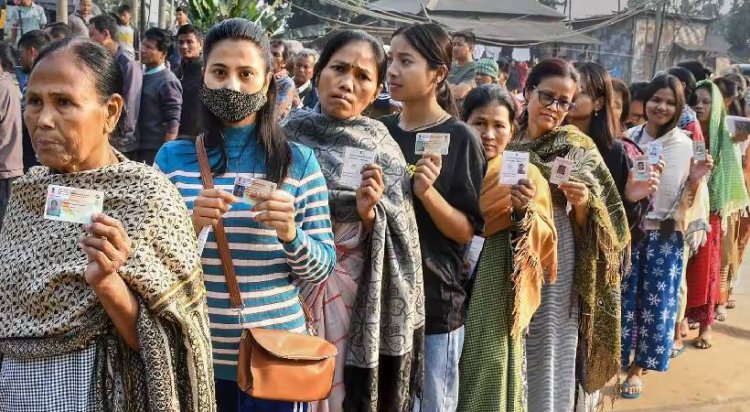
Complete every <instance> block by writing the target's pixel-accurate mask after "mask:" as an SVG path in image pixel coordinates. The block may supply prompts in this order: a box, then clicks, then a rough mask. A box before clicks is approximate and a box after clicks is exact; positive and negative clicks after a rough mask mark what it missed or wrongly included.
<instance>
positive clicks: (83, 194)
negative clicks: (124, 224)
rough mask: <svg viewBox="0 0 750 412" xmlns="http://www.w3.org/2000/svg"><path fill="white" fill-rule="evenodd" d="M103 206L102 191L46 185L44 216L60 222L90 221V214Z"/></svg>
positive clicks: (99, 211) (84, 222) (100, 210)
mask: <svg viewBox="0 0 750 412" xmlns="http://www.w3.org/2000/svg"><path fill="white" fill-rule="evenodd" d="M103 206H104V193H103V192H99V191H97V190H86V189H77V188H74V187H65V186H55V185H50V186H49V187H47V202H46V203H45V205H44V218H45V219H49V220H57V221H60V222H71V223H81V224H86V223H91V216H92V215H93V214H94V213H101V212H102V207H103Z"/></svg>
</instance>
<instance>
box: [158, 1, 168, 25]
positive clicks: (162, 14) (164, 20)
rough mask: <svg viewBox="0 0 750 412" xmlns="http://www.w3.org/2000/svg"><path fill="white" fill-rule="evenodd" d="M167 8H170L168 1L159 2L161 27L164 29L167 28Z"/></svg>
mask: <svg viewBox="0 0 750 412" xmlns="http://www.w3.org/2000/svg"><path fill="white" fill-rule="evenodd" d="M167 7H169V3H167V0H159V27H161V28H162V29H166V28H167Z"/></svg>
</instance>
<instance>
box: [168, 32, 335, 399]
mask: <svg viewBox="0 0 750 412" xmlns="http://www.w3.org/2000/svg"><path fill="white" fill-rule="evenodd" d="M204 56H205V59H206V60H205V61H206V64H205V75H204V79H203V80H204V84H205V86H204V88H203V89H202V90H201V93H200V97H201V100H202V101H203V106H204V107H205V109H206V113H205V116H204V126H205V130H206V133H205V134H204V139H205V143H206V150H207V154H208V161H209V164H210V165H211V169H212V172H213V181H214V185H215V189H202V187H203V186H202V184H201V178H200V173H199V163H198V159H197V154H196V147H195V145H194V144H193V142H191V141H188V140H179V141H174V142H170V143H168V144H166V145H165V146H164V147H163V148H162V149H161V150H160V151H159V153H158V154H157V156H156V167H158V168H159V169H161V170H162V171H163V172H164V173H166V174H167V176H169V178H170V180H172V182H173V183H175V184H176V185H177V187H178V188H179V190H180V192H181V194H182V196H183V197H184V198H185V201H186V202H187V206H188V208H189V209H191V210H192V212H193V215H192V216H193V226H194V228H195V231H196V233H202V234H203V233H207V241H206V244H205V245H206V246H205V249H204V250H203V252H202V257H203V271H204V273H205V283H206V289H207V291H208V306H209V317H210V320H211V340H212V345H213V359H214V371H215V377H216V392H217V406H218V410H219V411H220V412H222V411H237V412H242V411H251V410H252V411H274V412H276V411H279V412H281V411H284V412H286V411H289V412H291V411H305V410H307V407H308V405H303V404H301V403H295V402H278V401H268V400H260V399H256V398H253V397H251V396H249V395H247V394H245V393H244V392H242V391H240V390H239V389H238V387H237V384H236V379H237V361H238V353H239V340H240V335H241V334H242V330H243V327H244V328H256V327H262V328H266V329H279V330H286V331H291V332H299V333H304V332H305V322H304V315H303V312H302V309H301V305H300V301H299V298H298V294H299V288H298V286H297V285H298V283H299V282H301V283H308V284H319V283H322V282H323V281H325V280H326V278H327V277H328V275H329V274H330V272H331V270H332V269H333V266H334V263H335V254H334V246H333V235H332V233H331V221H330V218H329V211H328V190H327V189H326V182H325V179H324V177H323V174H322V173H321V172H320V166H319V165H318V162H317V160H316V159H315V156H314V155H313V152H312V150H310V149H308V148H305V147H303V146H300V145H297V144H294V143H288V142H287V140H286V137H285V136H284V134H283V133H282V132H281V130H279V128H278V123H277V122H276V119H275V107H276V85H275V81H274V80H273V74H272V72H271V61H272V60H271V53H270V45H269V42H268V39H267V38H266V36H265V35H264V34H263V31H262V30H261V29H260V28H258V27H257V26H255V25H254V24H253V23H251V22H249V21H247V20H244V19H229V20H225V21H223V22H221V23H219V24H218V25H216V26H214V28H213V29H211V31H210V32H209V33H208V35H207V36H206V39H205V46H204ZM238 177H243V178H245V177H246V178H253V179H262V180H265V181H266V184H267V183H269V182H270V183H274V184H276V185H277V188H278V190H272V191H271V192H270V193H269V194H267V195H261V196H259V199H257V201H254V202H253V203H255V204H254V206H253V205H251V204H249V203H248V202H247V201H243V200H242V199H238V198H237V197H235V196H234V195H232V193H233V192H235V191H234V190H233V188H234V185H235V179H236V178H238ZM238 183H239V182H238ZM240 185H244V183H240ZM242 192H244V190H243V191H242ZM235 193H240V192H239V191H236V192H235ZM230 205H231V211H230V210H229V209H230ZM219 220H223V224H224V227H225V228H226V232H227V237H228V240H229V249H230V252H231V255H232V263H233V266H234V271H235V273H236V277H237V281H238V284H239V289H240V292H241V296H242V303H243V306H242V309H241V316H240V319H239V320H238V315H237V311H236V310H234V309H230V308H232V305H231V304H230V298H229V294H228V293H227V290H228V287H227V283H226V281H225V278H224V272H223V270H222V266H221V263H220V262H221V261H220V259H219V254H218V250H217V246H216V239H215V237H214V235H213V232H210V233H209V232H208V231H207V230H206V231H204V228H206V229H208V228H209V227H210V226H212V225H216V224H217V223H218V221H219Z"/></svg>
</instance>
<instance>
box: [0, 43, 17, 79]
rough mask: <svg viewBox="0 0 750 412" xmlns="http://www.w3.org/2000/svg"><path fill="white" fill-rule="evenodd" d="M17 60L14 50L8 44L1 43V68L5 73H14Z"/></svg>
mask: <svg viewBox="0 0 750 412" xmlns="http://www.w3.org/2000/svg"><path fill="white" fill-rule="evenodd" d="M15 61H16V59H15V58H14V56H13V48H12V47H11V46H10V44H8V43H6V42H0V68H2V69H3V71H4V72H11V73H12V72H13V67H14V66H15V65H16V64H15Z"/></svg>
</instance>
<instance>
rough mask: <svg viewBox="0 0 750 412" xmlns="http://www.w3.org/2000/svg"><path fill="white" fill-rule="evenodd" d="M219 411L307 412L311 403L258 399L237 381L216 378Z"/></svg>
mask: <svg viewBox="0 0 750 412" xmlns="http://www.w3.org/2000/svg"><path fill="white" fill-rule="evenodd" d="M214 382H215V383H216V407H217V408H216V409H217V411H218V412H307V411H309V405H308V404H306V403H301V402H280V401H267V400H263V399H256V398H253V397H252V396H250V395H248V394H246V393H245V392H242V391H241V390H240V389H239V388H238V387H237V382H235V381H229V380H224V379H216V380H215V381H214Z"/></svg>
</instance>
